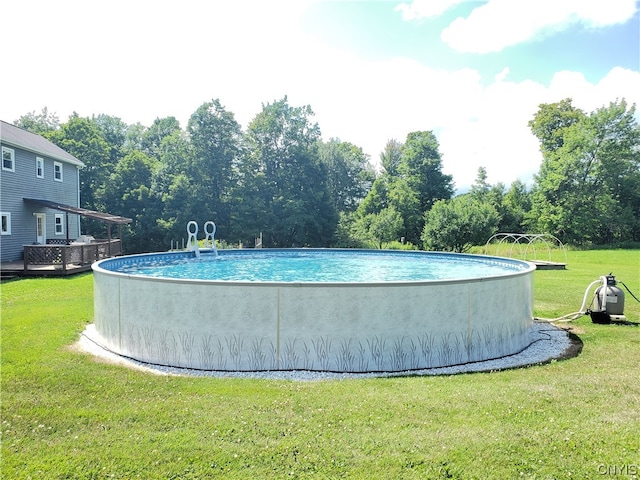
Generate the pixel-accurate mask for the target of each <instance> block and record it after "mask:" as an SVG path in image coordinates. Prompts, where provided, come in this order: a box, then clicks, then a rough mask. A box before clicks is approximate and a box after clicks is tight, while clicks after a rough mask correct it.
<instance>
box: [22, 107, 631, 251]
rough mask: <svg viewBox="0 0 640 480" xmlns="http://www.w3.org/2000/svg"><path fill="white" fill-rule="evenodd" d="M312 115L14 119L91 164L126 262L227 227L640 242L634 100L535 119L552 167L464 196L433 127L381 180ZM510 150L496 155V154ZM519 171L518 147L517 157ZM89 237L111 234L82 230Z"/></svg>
mask: <svg viewBox="0 0 640 480" xmlns="http://www.w3.org/2000/svg"><path fill="white" fill-rule="evenodd" d="M313 115H314V114H313V111H312V109H311V107H310V106H308V105H307V106H301V107H295V106H291V105H290V104H289V102H288V99H287V97H284V98H282V99H280V100H276V101H274V102H272V103H267V104H263V105H262V110H261V111H260V112H259V113H258V114H257V115H256V116H255V117H254V119H253V120H252V121H251V122H250V123H249V125H248V127H247V129H246V131H244V130H243V129H242V128H241V126H240V125H239V124H238V122H237V121H236V120H235V118H234V115H233V113H232V112H230V111H228V110H226V109H225V108H224V106H223V105H222V104H221V103H220V101H219V100H218V99H214V100H212V101H210V102H206V103H203V104H202V105H201V106H200V107H199V108H198V109H197V110H196V111H195V112H194V113H193V114H192V115H191V117H190V118H189V121H188V124H187V126H186V129H184V130H183V129H182V128H181V127H180V124H179V122H178V121H177V120H176V118H175V117H167V118H158V119H156V120H155V121H154V122H153V124H152V125H151V126H149V127H146V126H143V125H141V124H139V123H138V124H133V125H127V124H126V123H124V122H123V121H122V120H121V119H120V118H117V117H113V116H109V115H104V114H100V115H94V116H92V117H80V116H79V115H77V114H75V113H74V114H73V115H71V116H70V117H69V119H68V121H67V122H65V123H60V121H59V119H58V117H57V116H56V115H55V114H51V113H49V112H48V110H47V109H46V108H44V109H43V110H42V111H41V112H40V113H36V112H31V113H28V114H26V115H23V116H22V117H20V118H19V119H18V120H16V121H15V122H14V123H15V124H16V125H17V126H19V127H22V128H25V129H27V130H30V131H32V132H34V133H38V134H40V135H43V136H44V137H46V138H47V139H49V140H51V141H52V142H53V143H55V144H57V145H59V146H60V147H61V148H63V149H65V150H66V151H67V152H69V153H71V154H72V155H74V156H75V157H77V158H79V159H81V160H82V161H83V162H84V163H85V164H86V167H85V168H84V169H83V170H82V171H81V174H80V178H81V185H80V198H81V203H82V205H81V206H82V207H84V208H88V209H91V210H98V211H104V212H109V213H114V214H117V215H122V216H126V217H130V218H132V219H133V223H132V225H131V226H130V227H129V228H127V229H125V231H124V233H123V237H124V238H123V240H124V242H123V243H124V248H125V251H126V252H127V253H133V252H147V251H157V250H166V249H168V248H169V246H170V245H171V244H172V243H173V242H176V243H177V242H179V241H180V240H181V239H183V238H184V237H185V236H186V230H185V229H186V224H187V222H188V221H190V220H195V221H196V222H198V224H199V225H202V224H204V222H206V221H208V220H213V221H214V222H215V223H216V226H217V234H216V237H217V238H218V239H221V240H222V241H223V242H224V243H228V244H230V245H238V244H243V245H245V246H253V245H254V241H255V239H256V238H257V237H258V236H261V237H262V239H263V245H264V246H266V247H360V248H424V249H429V250H448V251H459V252H461V251H466V250H468V249H469V248H470V247H471V246H473V245H479V244H484V242H485V241H486V240H487V239H488V238H489V237H490V236H491V235H493V234H495V233H497V232H514V233H551V234H553V235H555V236H557V237H558V238H560V239H561V240H562V241H563V242H565V243H572V244H576V245H584V244H598V245H601V244H607V243H622V242H637V241H640V128H639V127H638V124H637V121H636V119H635V106H628V105H627V104H626V102H625V101H624V100H621V101H616V102H612V103H610V104H609V105H608V106H604V107H602V108H600V109H598V110H596V111H594V112H591V113H586V112H584V111H582V110H580V109H577V108H575V107H574V106H573V105H572V101H571V99H565V100H563V101H561V102H558V103H552V104H542V105H540V107H539V110H538V112H537V113H536V114H535V116H534V118H533V119H532V120H531V121H530V122H529V127H530V128H531V131H532V132H533V134H534V135H535V136H536V137H537V138H538V139H539V141H540V149H541V152H542V156H543V161H542V165H541V167H540V170H539V172H538V174H537V175H536V176H535V178H534V183H533V186H532V187H531V188H530V189H528V188H527V187H526V185H525V184H524V183H523V182H521V181H519V180H516V181H514V182H513V183H512V184H511V185H510V186H509V187H508V188H507V187H506V186H505V185H504V184H502V183H497V184H495V185H491V184H489V183H488V182H487V172H486V169H485V168H484V167H480V168H479V169H478V173H477V177H476V180H475V183H474V184H473V185H472V187H471V190H470V191H469V192H468V193H465V194H463V195H458V196H454V183H453V178H452V177H451V176H450V175H446V174H444V173H443V171H442V155H441V153H440V148H439V144H438V140H437V138H436V136H435V135H434V134H433V132H431V131H416V132H411V133H409V134H408V135H407V137H406V139H405V140H404V141H403V142H400V141H398V140H395V139H392V140H389V141H388V142H387V143H386V146H385V148H384V150H383V151H382V152H381V153H380V164H381V170H380V171H379V172H376V171H375V170H374V168H373V166H372V164H371V161H370V160H371V159H370V158H369V156H368V155H366V154H365V153H364V152H363V150H362V149H361V148H360V147H358V146H356V145H354V144H351V143H349V142H346V141H342V140H340V139H335V138H332V139H330V140H328V141H323V140H322V138H321V131H320V127H319V125H318V124H317V123H315V122H314V121H313ZM497 148H498V147H497ZM514 161H517V152H514ZM83 225H84V230H85V232H86V233H89V234H93V233H95V234H96V235H98V236H99V235H100V232H101V229H104V226H101V225H99V224H95V223H92V222H90V221H84V222H83Z"/></svg>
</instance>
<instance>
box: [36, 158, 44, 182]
mask: <svg viewBox="0 0 640 480" xmlns="http://www.w3.org/2000/svg"><path fill="white" fill-rule="evenodd" d="M36 177H38V178H44V160H43V159H42V158H40V157H36Z"/></svg>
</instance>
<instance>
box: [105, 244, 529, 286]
mask: <svg viewBox="0 0 640 480" xmlns="http://www.w3.org/2000/svg"><path fill="white" fill-rule="evenodd" d="M101 267H102V268H104V269H106V270H110V271H116V272H121V273H125V274H130V275H144V276H150V277H162V278H180V279H195V280H224V281H248V282H296V283H298V282H299V283H314V282H321V283H334V282H349V283H376V282H407V281H426V280H461V279H475V278H484V277H495V276H500V275H507V274H513V273H516V272H519V271H526V270H527V269H528V268H529V265H528V264H526V263H525V262H521V261H518V260H510V259H504V258H494V257H481V256H475V255H464V254H446V253H435V252H407V251H381V250H377V251H376V250H322V249H273V250H271V249H261V250H222V251H219V254H218V256H215V255H214V254H213V253H208V252H207V253H204V252H203V253H202V254H201V255H200V258H195V256H194V254H193V253H192V252H180V253H163V254H150V255H136V256H131V257H121V258H117V259H112V260H109V261H106V262H102V263H101Z"/></svg>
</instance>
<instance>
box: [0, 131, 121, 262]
mask: <svg viewBox="0 0 640 480" xmlns="http://www.w3.org/2000/svg"><path fill="white" fill-rule="evenodd" d="M0 145H1V148H2V165H1V166H0V167H1V168H0V215H1V219H2V230H1V232H0V233H1V235H0V261H1V262H2V263H3V264H5V263H6V262H16V261H23V262H24V270H25V271H27V270H28V269H30V268H31V267H34V266H36V265H38V266H40V267H37V268H40V269H42V268H44V267H43V266H49V267H53V268H54V269H56V268H58V269H62V270H63V271H65V272H66V270H67V268H68V267H69V266H71V265H75V266H83V267H84V268H85V269H88V268H89V267H90V264H91V262H92V261H95V260H96V259H98V258H99V257H101V256H112V255H114V254H119V253H120V248H121V245H120V243H119V240H118V242H116V243H114V242H112V239H111V238H110V236H111V228H110V225H111V224H117V225H119V226H122V225H124V224H126V223H131V219H128V218H124V217H118V216H115V215H109V214H104V213H100V212H94V211H91V210H86V209H83V208H80V175H81V169H82V168H83V167H84V163H82V161H81V160H79V159H77V158H76V157H74V156H73V155H71V154H69V153H68V152H66V151H64V150H63V149H62V148H60V147H58V146H57V145H55V144H53V143H52V142H50V141H49V140H47V139H45V138H44V137H42V136H40V135H36V134H34V133H31V132H29V131H27V130H24V129H22V128H19V127H16V126H15V125H11V124H10V123H6V122H4V121H0ZM83 216H86V217H92V218H97V219H99V220H102V221H104V222H106V223H107V224H108V226H109V228H108V237H109V238H108V239H107V241H106V244H104V245H102V246H100V245H99V244H100V243H101V242H99V241H91V242H90V241H85V242H82V241H81V242H78V241H77V240H79V239H80V240H82V239H84V240H93V239H91V238H89V239H86V238H84V237H83V236H82V235H81V217H83ZM119 230H120V229H119ZM120 233H121V232H120ZM84 243H86V244H87V247H88V245H89V244H92V247H91V248H90V249H89V250H90V251H85V250H87V248H65V247H71V246H74V245H73V244H75V246H78V244H84ZM105 248H106V250H105ZM3 270H5V268H4V265H3Z"/></svg>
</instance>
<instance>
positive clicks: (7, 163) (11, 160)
mask: <svg viewBox="0 0 640 480" xmlns="http://www.w3.org/2000/svg"><path fill="white" fill-rule="evenodd" d="M15 156H16V153H15V152H14V150H13V149H12V148H7V147H2V170H7V171H9V172H15V171H16V160H15Z"/></svg>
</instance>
